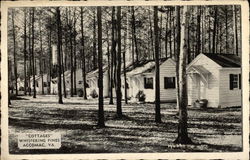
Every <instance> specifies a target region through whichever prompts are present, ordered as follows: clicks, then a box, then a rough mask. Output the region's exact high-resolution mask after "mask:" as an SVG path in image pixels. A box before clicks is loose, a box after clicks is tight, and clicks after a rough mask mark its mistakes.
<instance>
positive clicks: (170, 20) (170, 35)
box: [169, 8, 173, 58]
mask: <svg viewBox="0 0 250 160" xmlns="http://www.w3.org/2000/svg"><path fill="white" fill-rule="evenodd" d="M171 22H172V8H170V11H169V26H170V27H171V24H172V23H171ZM169 32H170V34H169V52H170V57H171V58H172V56H173V53H172V28H170V31H169Z"/></svg>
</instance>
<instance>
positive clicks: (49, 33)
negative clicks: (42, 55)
mask: <svg viewBox="0 0 250 160" xmlns="http://www.w3.org/2000/svg"><path fill="white" fill-rule="evenodd" d="M49 26H50V29H49V32H48V48H49V76H48V79H49V80H48V82H49V85H48V94H50V93H51V77H52V62H51V61H52V50H51V32H52V31H51V17H49Z"/></svg>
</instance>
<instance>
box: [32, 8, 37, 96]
mask: <svg viewBox="0 0 250 160" xmlns="http://www.w3.org/2000/svg"><path fill="white" fill-rule="evenodd" d="M34 14H35V8H32V26H31V28H32V46H31V52H32V72H33V98H36V79H35V74H36V69H35V55H34V54H35V53H34V44H35V42H34V40H35V37H34V36H35V35H34V32H35V31H34V23H35V15H34Z"/></svg>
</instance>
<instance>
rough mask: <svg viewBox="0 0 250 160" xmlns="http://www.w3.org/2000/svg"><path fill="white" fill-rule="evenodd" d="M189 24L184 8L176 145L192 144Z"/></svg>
mask: <svg viewBox="0 0 250 160" xmlns="http://www.w3.org/2000/svg"><path fill="white" fill-rule="evenodd" d="M178 12H179V13H178V16H177V18H178V21H180V10H178ZM187 22H188V17H187V6H184V7H183V18H182V24H181V30H180V37H181V38H180V55H179V63H178V64H177V65H178V76H179V79H178V80H179V81H178V83H179V98H177V99H178V100H179V104H178V105H179V124H178V137H177V139H176V140H175V141H174V142H175V143H181V144H190V143H192V141H191V139H190V138H189V137H188V131H187V118H188V116H187V79H186V53H187V45H186V38H187V29H186V24H187Z"/></svg>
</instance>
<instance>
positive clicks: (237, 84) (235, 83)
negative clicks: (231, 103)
mask: <svg viewBox="0 0 250 160" xmlns="http://www.w3.org/2000/svg"><path fill="white" fill-rule="evenodd" d="M229 81H230V83H229V85H230V86H229V87H230V90H233V89H234V88H238V89H241V74H230V75H229Z"/></svg>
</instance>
